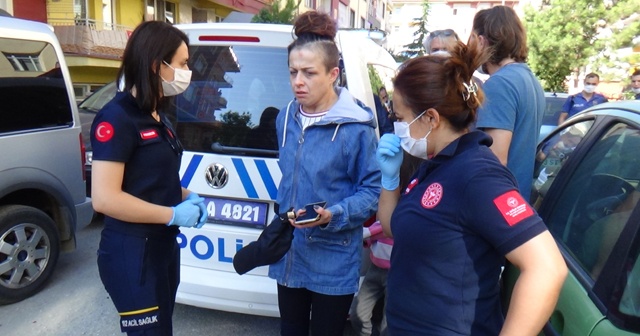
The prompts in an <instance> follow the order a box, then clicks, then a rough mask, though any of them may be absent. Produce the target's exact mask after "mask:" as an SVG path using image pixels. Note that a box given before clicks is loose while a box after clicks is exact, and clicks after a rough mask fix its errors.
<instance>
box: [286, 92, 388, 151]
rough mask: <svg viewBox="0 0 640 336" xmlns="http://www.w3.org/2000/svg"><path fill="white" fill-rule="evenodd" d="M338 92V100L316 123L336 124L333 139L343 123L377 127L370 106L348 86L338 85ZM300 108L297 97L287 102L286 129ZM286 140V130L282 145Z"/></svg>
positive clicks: (320, 124) (319, 124)
mask: <svg viewBox="0 0 640 336" xmlns="http://www.w3.org/2000/svg"><path fill="white" fill-rule="evenodd" d="M336 92H337V93H338V100H337V101H336V103H335V104H334V105H333V106H332V107H331V109H329V111H328V112H327V114H325V115H324V117H323V118H322V120H320V121H318V122H317V123H316V124H315V125H317V126H322V125H336V129H335V132H334V136H333V137H332V140H333V139H334V138H335V135H336V134H337V133H338V130H339V129H340V125H342V124H346V123H362V124H364V125H367V126H369V127H371V128H376V125H377V123H376V121H375V116H374V115H373V112H372V111H371V109H370V108H369V107H367V106H366V105H365V104H364V103H362V102H361V101H359V100H358V99H356V98H355V97H353V96H352V95H351V93H350V92H349V91H348V90H347V89H346V88H343V87H338V88H336ZM299 110H300V103H299V102H298V101H297V100H296V99H293V100H292V101H290V102H289V104H287V108H286V114H285V121H284V125H285V129H286V127H287V124H288V123H289V122H291V121H292V120H296V114H297V113H298V111H299ZM285 141H286V132H285V136H284V137H283V139H282V144H281V145H282V146H284V144H285Z"/></svg>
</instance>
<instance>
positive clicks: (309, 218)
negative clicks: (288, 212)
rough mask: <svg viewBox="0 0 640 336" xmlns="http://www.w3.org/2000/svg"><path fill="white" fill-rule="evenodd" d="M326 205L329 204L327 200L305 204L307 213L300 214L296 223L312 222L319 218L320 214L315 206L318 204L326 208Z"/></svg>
mask: <svg viewBox="0 0 640 336" xmlns="http://www.w3.org/2000/svg"><path fill="white" fill-rule="evenodd" d="M325 205H327V202H325V201H322V202H315V203H309V204H307V205H305V206H304V210H305V213H304V215H300V216H299V217H298V218H296V224H306V223H311V222H315V221H317V220H319V219H320V214H319V213H317V212H316V210H315V207H316V206H318V207H321V208H324V207H325Z"/></svg>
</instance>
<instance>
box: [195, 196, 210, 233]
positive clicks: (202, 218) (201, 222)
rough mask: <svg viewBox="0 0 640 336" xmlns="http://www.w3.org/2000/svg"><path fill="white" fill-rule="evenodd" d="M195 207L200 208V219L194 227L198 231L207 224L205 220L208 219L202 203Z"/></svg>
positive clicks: (207, 213) (205, 208)
mask: <svg viewBox="0 0 640 336" xmlns="http://www.w3.org/2000/svg"><path fill="white" fill-rule="evenodd" d="M196 205H197V206H198V207H199V208H200V219H199V220H198V225H196V227H197V228H198V229H199V228H201V227H202V226H203V225H204V224H205V223H206V222H207V218H209V212H208V211H207V206H206V205H204V202H200V203H198V204H196Z"/></svg>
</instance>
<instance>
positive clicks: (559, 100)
mask: <svg viewBox="0 0 640 336" xmlns="http://www.w3.org/2000/svg"><path fill="white" fill-rule="evenodd" d="M567 97H569V94H567V93H557V92H545V93H544V99H545V102H546V107H545V109H544V117H542V127H540V136H539V137H538V141H541V140H542V139H544V138H545V137H546V136H547V135H548V134H549V133H551V131H553V130H554V129H555V128H556V127H558V118H559V117H560V111H562V105H563V104H564V102H565V101H566V100H567Z"/></svg>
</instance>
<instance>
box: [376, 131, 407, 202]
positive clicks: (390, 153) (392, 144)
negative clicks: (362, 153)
mask: <svg viewBox="0 0 640 336" xmlns="http://www.w3.org/2000/svg"><path fill="white" fill-rule="evenodd" d="M376 160H377V161H378V166H379V167H380V173H381V175H382V178H381V181H380V182H381V184H382V187H383V188H384V189H387V190H395V189H396V188H397V187H398V185H399V184H400V166H401V165H402V150H401V148H400V138H399V137H398V136H397V135H395V134H385V135H383V136H382V138H380V142H378V149H377V150H376Z"/></svg>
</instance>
